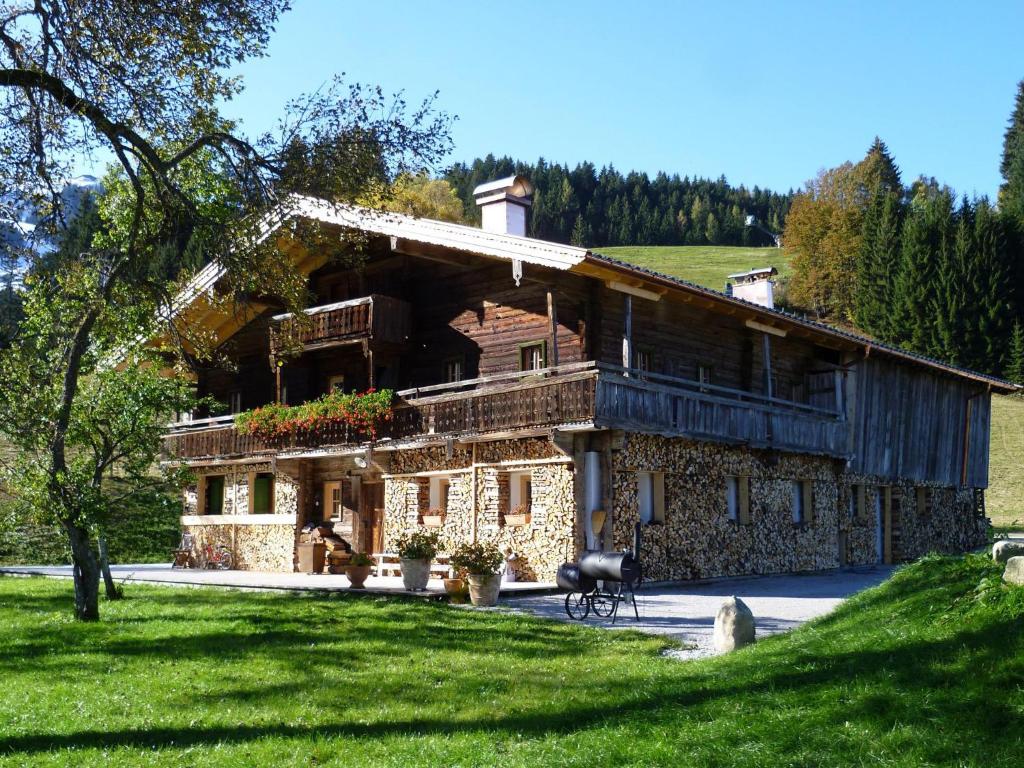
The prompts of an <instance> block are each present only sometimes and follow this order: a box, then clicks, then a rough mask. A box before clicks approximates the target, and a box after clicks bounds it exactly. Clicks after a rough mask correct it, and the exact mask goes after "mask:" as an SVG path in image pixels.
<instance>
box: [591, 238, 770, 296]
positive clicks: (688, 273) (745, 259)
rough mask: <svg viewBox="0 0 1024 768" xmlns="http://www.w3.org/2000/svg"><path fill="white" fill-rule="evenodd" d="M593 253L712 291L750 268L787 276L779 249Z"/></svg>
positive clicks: (636, 249) (665, 247) (658, 248)
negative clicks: (765, 269)
mask: <svg viewBox="0 0 1024 768" xmlns="http://www.w3.org/2000/svg"><path fill="white" fill-rule="evenodd" d="M596 250H597V251H598V252H599V253H603V254H604V255H605V256H611V257H612V258H615V259H619V260H621V261H628V262H630V263H631V264H636V265H638V266H641V267H646V268H647V269H653V270H654V271H655V272H661V273H662V274H665V275H670V276H672V277H680V278H682V279H683V280H689V281H690V282H691V283H697V284H698V285H703V286H705V287H707V288H713V289H715V290H716V291H720V290H722V289H723V288H725V281H726V277H727V276H728V275H732V274H735V273H737V272H746V271H747V270H748V269H752V268H754V267H775V268H776V269H777V270H779V274H780V275H782V276H785V275H786V274H788V273H789V265H788V264H786V261H785V259H784V258H783V255H782V250H781V249H779V248H737V247H731V246H713V245H708V246H704V245H694V246H682V245H680V246H676V245H650V246H648V245H635V246H634V245H629V246H619V247H615V248H598V249H596Z"/></svg>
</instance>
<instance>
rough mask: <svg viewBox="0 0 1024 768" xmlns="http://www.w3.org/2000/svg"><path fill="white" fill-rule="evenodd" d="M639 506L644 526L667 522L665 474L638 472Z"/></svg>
mask: <svg viewBox="0 0 1024 768" xmlns="http://www.w3.org/2000/svg"><path fill="white" fill-rule="evenodd" d="M636 474H637V506H638V507H639V509H640V522H641V523H643V524H644V525H648V524H650V523H663V522H665V473H664V472H637V473H636Z"/></svg>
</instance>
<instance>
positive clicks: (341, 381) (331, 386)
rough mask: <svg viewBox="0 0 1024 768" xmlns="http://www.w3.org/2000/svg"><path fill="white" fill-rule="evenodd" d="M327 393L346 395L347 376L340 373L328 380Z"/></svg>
mask: <svg viewBox="0 0 1024 768" xmlns="http://www.w3.org/2000/svg"><path fill="white" fill-rule="evenodd" d="M327 391H328V393H331V394H333V393H335V392H339V393H342V394H344V392H345V374H343V373H338V374H335V375H334V376H331V377H330V378H329V379H327Z"/></svg>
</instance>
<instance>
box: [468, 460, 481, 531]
mask: <svg viewBox="0 0 1024 768" xmlns="http://www.w3.org/2000/svg"><path fill="white" fill-rule="evenodd" d="M470 466H471V467H472V468H471V469H470V471H471V472H472V473H473V475H472V477H471V483H470V485H471V486H472V491H471V492H472V494H473V503H472V505H471V507H470V509H471V510H472V516H473V521H472V522H473V525H472V528H471V530H472V538H471V539H470V541H471V542H472V543H473V544H475V543H476V529H477V520H476V518H477V507H478V506H479V502H478V500H477V492H478V487H477V479H476V477H477V472H478V471H479V469H478V468H477V466H476V443H473V454H472V458H471V460H470Z"/></svg>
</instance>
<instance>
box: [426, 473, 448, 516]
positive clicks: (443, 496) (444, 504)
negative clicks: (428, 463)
mask: <svg viewBox="0 0 1024 768" xmlns="http://www.w3.org/2000/svg"><path fill="white" fill-rule="evenodd" d="M450 487H451V478H449V477H447V476H444V477H432V478H430V509H432V510H434V509H436V510H438V511H439V512H440V513H441V514H442V515H443V514H445V512H447V511H448V489H449V488H450Z"/></svg>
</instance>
